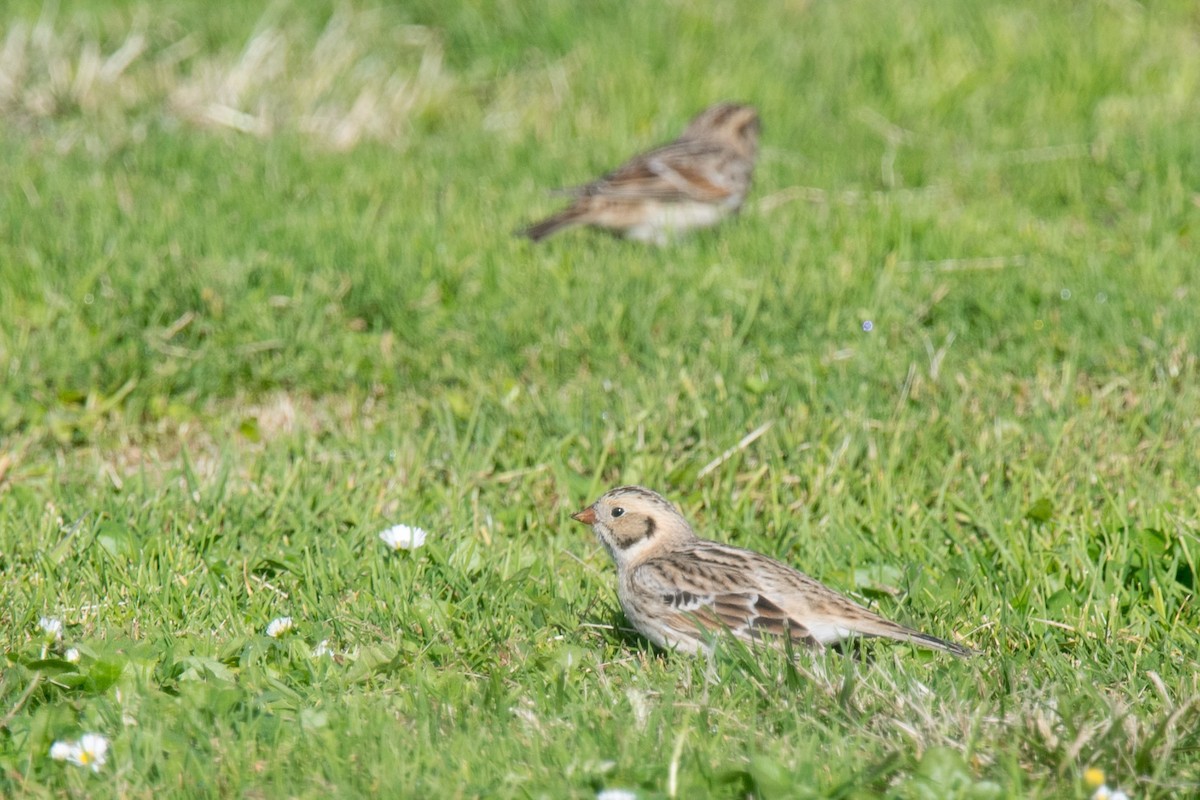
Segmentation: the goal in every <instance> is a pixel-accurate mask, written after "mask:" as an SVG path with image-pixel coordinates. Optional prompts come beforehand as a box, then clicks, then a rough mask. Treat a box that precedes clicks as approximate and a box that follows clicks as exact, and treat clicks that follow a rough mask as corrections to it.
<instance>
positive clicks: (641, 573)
mask: <svg viewBox="0 0 1200 800" xmlns="http://www.w3.org/2000/svg"><path fill="white" fill-rule="evenodd" d="M572 519H574V520H577V521H579V522H582V523H584V524H585V525H591V526H592V530H593V531H594V532H595V534H596V536H597V538H598V539H599V540H600V544H602V545H604V549H606V550H607V551H608V554H609V555H610V556H612V559H613V561H614V562H615V563H616V565H617V597H618V599H619V600H620V601H621V608H622V609H623V610H624V611H625V616H626V617H628V618H629V621H630V622H631V623H633V627H635V628H637V630H638V632H640V633H641V634H642V635H643V636H645V637H646V638H647V639H649V640H650V641H651V642H653V643H654V644H656V645H658V646H659V647H663V648H667V649H675V650H679V651H681V652H684V653H697V652H700V651H705V652H711V649H712V644H711V642H712V640H713V638H714V637H715V636H716V635H718V634H721V633H725V632H728V633H730V634H732V635H733V636H736V637H737V638H739V639H742V640H744V641H748V642H753V641H759V640H767V641H770V642H771V643H773V644H775V645H780V644H782V643H783V640H784V637H787V638H790V639H791V641H792V643H794V644H797V645H803V646H806V647H810V648H813V649H816V650H823V649H824V648H825V646H827V645H833V644H837V643H839V642H841V641H843V640H845V639H848V638H851V637H854V636H882V637H886V638H889V639H898V640H900V641H902V642H909V643H910V644H915V645H919V646H921V647H928V648H931V649H934V650H942V651H945V652H947V653H952V654H954V655H956V656H970V655H974V651H973V650H970V649H968V648H966V647H963V646H962V645H958V644H955V643H954V642H948V641H945V640H944V639H939V638H937V637H936V636H930V635H929V634H927V633H921V632H920V631H916V630H913V629H912V628H906V627H904V626H903V625H898V624H897V623H895V622H891V621H889V620H886V619H884V618H883V617H881V616H879V615H878V614H876V613H874V612H873V611H868V610H867V609H865V608H863V607H862V606H860V605H859V604H858V603H855V602H854V601H853V600H850V599H849V598H847V597H843V596H842V595H840V594H838V593H837V592H835V591H833V590H832V589H829V588H827V587H826V586H823V585H822V584H820V583H818V582H817V581H815V580H813V579H812V578H810V577H808V576H807V575H805V574H803V573H801V572H798V571H796V570H794V569H792V568H791V567H789V566H787V565H786V564H782V563H780V562H778V561H776V560H775V559H773V558H769V557H767V556H764V555H762V554H761V553H755V552H754V551H752V550H744V549H742V548H740V547H733V546H731V545H727V544H721V543H719V542H713V541H709V540H707V539H701V538H699V537H698V536H696V534H695V533H694V532H693V531H692V528H691V526H690V525H689V524H688V522H687V520H686V519H684V518H683V516H682V515H680V513H679V512H678V511H676V510H675V507H674V506H672V505H671V504H670V503H669V502H668V501H667V500H666V499H665V498H664V497H662V496H661V495H659V494H657V493H655V492H652V491H650V490H649V489H644V488H642V487H641V486H622V487H620V488H617V489H613V490H611V491H609V492H607V493H606V494H605V495H604V496H602V497H601V498H600V499H599V500H597V501H596V502H595V503H592V504H591V505H590V506H588V507H587V508H585V509H583V510H582V511H580V512H578V513H577V514H574V515H572Z"/></svg>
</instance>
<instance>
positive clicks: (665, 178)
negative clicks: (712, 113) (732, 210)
mask: <svg viewBox="0 0 1200 800" xmlns="http://www.w3.org/2000/svg"><path fill="white" fill-rule="evenodd" d="M727 157H728V153H727V152H726V148H725V147H723V146H722V145H721V144H719V143H717V142H709V141H705V140H703V139H680V140H677V141H674V142H671V143H670V144H667V145H663V146H662V147H659V148H657V149H655V150H651V151H650V152H648V153H645V154H643V155H640V156H638V157H636V158H634V159H631V160H630V161H628V162H626V163H625V164H623V165H621V166H620V167H618V168H617V169H615V170H613V171H612V172H610V173H608V174H607V175H605V176H604V177H603V178H600V179H598V180H595V181H592V182H591V183H588V184H584V185H583V186H577V187H574V188H572V189H568V190H565V191H567V192H569V193H571V194H574V195H576V196H578V197H595V196H602V197H612V198H636V199H643V200H662V201H666V202H679V201H683V200H696V201H703V202H719V201H721V200H724V199H726V198H727V197H730V196H731V195H733V194H735V193H736V192H737V186H736V185H734V184H735V183H736V182H735V181H730V180H729V178H728V177H726V175H725V174H724V170H723V169H722V167H723V165H724V162H725V160H726V159H727Z"/></svg>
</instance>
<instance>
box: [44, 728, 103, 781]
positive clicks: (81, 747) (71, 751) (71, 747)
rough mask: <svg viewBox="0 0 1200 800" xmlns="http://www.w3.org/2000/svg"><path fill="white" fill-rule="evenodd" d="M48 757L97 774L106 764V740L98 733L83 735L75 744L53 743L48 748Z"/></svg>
mask: <svg viewBox="0 0 1200 800" xmlns="http://www.w3.org/2000/svg"><path fill="white" fill-rule="evenodd" d="M50 757H51V758H53V759H54V760H55V761H69V762H70V763H72V764H74V765H75V766H77V767H91V768H92V772H99V771H100V768H101V767H103V766H104V765H105V764H106V763H107V762H108V739H107V738H106V737H104V736H101V735H100V734H98V733H85V734H84V735H83V736H81V737H80V738H79V741H77V742H55V743H54V744H52V745H51V746H50Z"/></svg>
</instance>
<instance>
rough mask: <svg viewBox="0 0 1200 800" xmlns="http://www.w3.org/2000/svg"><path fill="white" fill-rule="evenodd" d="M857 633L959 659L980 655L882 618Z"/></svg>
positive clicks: (958, 645)
mask: <svg viewBox="0 0 1200 800" xmlns="http://www.w3.org/2000/svg"><path fill="white" fill-rule="evenodd" d="M855 632H856V633H858V634H860V635H863V636H883V637H886V638H888V639H896V640H897V641H901V642H908V643H910V644H915V645H917V646H919V647H928V648H930V649H932V650H941V651H942V652H945V653H951V654H953V655H956V656H958V657H959V658H970V657H971V656H975V655H979V652H978V651H977V650H972V649H971V648H969V647H963V646H962V645H961V644H956V643H954V642H948V641H946V640H945V639H939V638H938V637H936V636H932V635H930V634H928V633H921V632H920V631H917V630H913V629H912V628H909V627H906V626H904V625H900V624H899V623H896V622H892V621H891V620H888V619H884V618H882V617H880V618H878V619H877V620H876V621H875V624H873V625H862V626H860V627H859V628H858V629H857V630H856V631H855Z"/></svg>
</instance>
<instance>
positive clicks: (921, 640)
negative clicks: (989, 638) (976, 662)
mask: <svg viewBox="0 0 1200 800" xmlns="http://www.w3.org/2000/svg"><path fill="white" fill-rule="evenodd" d="M896 638H897V639H902V640H904V641H906V642H912V643H913V644H918V645H921V646H922V647H931V648H933V649H934V650H941V651H943V652H946V653H951V654H953V655H956V656H958V657H959V658H970V657H971V656H977V655H979V651H978V650H972V649H971V648H969V647H963V646H962V645H961V644H956V643H954V642H948V641H946V640H945V639H939V638H938V637H936V636H930V635H929V634H928V633H921V632H919V631H910V630H906V631H905V635H903V636H897V637H896Z"/></svg>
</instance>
